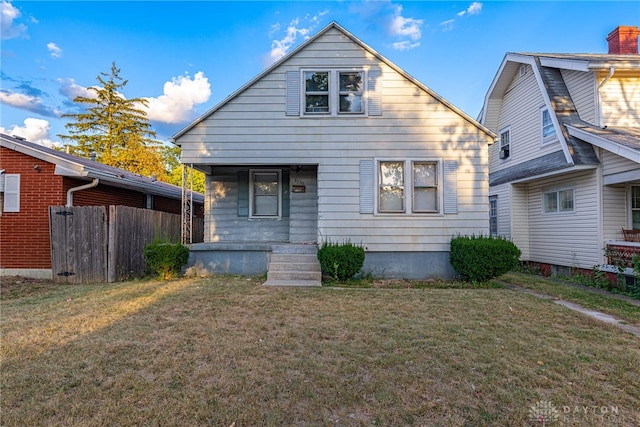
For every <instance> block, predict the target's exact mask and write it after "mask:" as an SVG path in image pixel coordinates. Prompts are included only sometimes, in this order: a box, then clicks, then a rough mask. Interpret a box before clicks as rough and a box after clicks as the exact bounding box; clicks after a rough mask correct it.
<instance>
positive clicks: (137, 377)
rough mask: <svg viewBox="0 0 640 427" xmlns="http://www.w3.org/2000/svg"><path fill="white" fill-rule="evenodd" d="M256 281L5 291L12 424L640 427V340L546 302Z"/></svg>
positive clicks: (6, 390) (482, 293)
mask: <svg viewBox="0 0 640 427" xmlns="http://www.w3.org/2000/svg"><path fill="white" fill-rule="evenodd" d="M260 283H261V281H260V280H257V279H247V278H231V277H224V278H208V279H182V280H175V281H170V282H156V281H141V282H128V283H119V284H112V285H86V286H85V285H82V286H73V287H69V286H66V287H65V286H60V285H54V286H52V288H51V289H50V291H49V292H47V293H42V294H38V295H32V296H28V295H27V296H24V297H21V298H13V299H8V300H3V301H2V303H1V306H0V308H1V309H2V330H1V332H2V342H1V344H0V355H1V356H2V377H1V383H0V384H1V386H2V393H1V396H0V410H1V413H2V420H1V424H2V425H5V426H23V425H34V426H35V425H65V426H75V425H82V426H102V425H125V424H126V425H175V426H184V425H189V426H208V425H210V426H229V425H231V424H232V423H235V425H236V426H237V427H240V426H257V425H272V426H281V425H296V426H323V425H324V426H335V425H340V426H360V425H362V426H365V425H366V426H369V425H378V426H405V425H425V426H437V425H474V426H476V425H488V426H489V425H529V424H530V420H529V408H530V407H531V406H532V405H533V404H535V403H536V402H538V401H540V400H548V401H550V402H552V403H553V404H554V405H555V406H556V407H557V408H559V409H561V412H562V408H563V407H565V406H566V407H570V408H572V409H573V408H574V407H576V406H589V407H598V408H602V407H612V406H615V408H616V409H617V410H618V412H617V413H616V414H608V415H606V416H607V419H606V420H605V421H607V422H609V424H605V425H637V424H639V423H640V418H639V415H638V412H636V411H637V408H640V391H639V390H640V374H639V373H638V366H640V350H639V347H640V346H639V345H638V344H639V341H638V339H637V338H635V337H634V336H632V335H630V334H626V333H625V332H623V331H620V330H618V329H616V328H614V327H611V326H607V325H604V324H601V323H598V322H596V321H593V320H590V319H588V318H586V317H584V316H581V315H579V314H576V313H573V312H571V311H569V310H567V309H564V308H562V307H558V306H556V305H555V304H553V303H551V302H549V301H543V300H539V299H537V298H535V297H531V296H528V295H522V294H519V293H515V292H512V291H509V290H505V289H489V290H471V289H336V288H333V289H332V288H316V289H272V288H268V289H265V288H262V287H261V286H260ZM561 415H562V416H566V417H572V418H571V420H569V421H576V420H577V423H574V424H575V425H585V424H586V425H592V424H599V425H601V424H602V423H601V422H600V418H597V417H601V414H595V413H589V414H586V415H580V414H561ZM531 425H533V424H531Z"/></svg>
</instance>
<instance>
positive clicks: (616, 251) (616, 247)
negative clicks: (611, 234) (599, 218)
mask: <svg viewBox="0 0 640 427" xmlns="http://www.w3.org/2000/svg"><path fill="white" fill-rule="evenodd" d="M605 249H606V255H607V263H608V264H610V265H614V266H617V267H625V268H633V257H634V255H638V256H640V242H627V241H624V240H607V241H606V242H605Z"/></svg>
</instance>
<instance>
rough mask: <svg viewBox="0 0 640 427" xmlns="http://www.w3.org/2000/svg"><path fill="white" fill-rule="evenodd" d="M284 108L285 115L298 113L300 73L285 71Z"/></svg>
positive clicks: (296, 114) (297, 114)
mask: <svg viewBox="0 0 640 427" xmlns="http://www.w3.org/2000/svg"><path fill="white" fill-rule="evenodd" d="M286 80H287V81H286V96H285V103H286V106H285V110H286V114H287V116H299V115H300V73H299V72H298V71H287V73H286Z"/></svg>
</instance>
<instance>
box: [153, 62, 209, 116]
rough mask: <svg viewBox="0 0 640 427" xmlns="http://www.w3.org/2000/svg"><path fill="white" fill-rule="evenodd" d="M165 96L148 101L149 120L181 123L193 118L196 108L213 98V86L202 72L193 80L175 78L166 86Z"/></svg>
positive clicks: (180, 77) (187, 77) (186, 77)
mask: <svg viewBox="0 0 640 427" xmlns="http://www.w3.org/2000/svg"><path fill="white" fill-rule="evenodd" d="M163 93H164V95H160V96H159V97H157V98H144V99H146V100H147V102H148V104H147V108H148V111H147V118H148V119H149V120H154V121H158V122H162V123H181V122H185V121H187V120H190V119H191V118H192V117H193V113H194V107H195V106H196V105H198V104H202V103H205V102H207V101H208V100H209V97H210V96H211V84H210V83H209V79H208V78H207V77H205V75H204V73H203V72H202V71H199V72H197V73H196V74H195V75H194V76H193V79H190V78H189V76H188V75H184V76H179V77H174V78H172V79H171V81H168V82H166V83H165V84H164V91H163Z"/></svg>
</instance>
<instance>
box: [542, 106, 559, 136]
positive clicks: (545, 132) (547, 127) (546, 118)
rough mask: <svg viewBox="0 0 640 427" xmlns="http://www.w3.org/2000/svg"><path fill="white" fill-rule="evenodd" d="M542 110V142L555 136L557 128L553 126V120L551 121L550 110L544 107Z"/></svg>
mask: <svg viewBox="0 0 640 427" xmlns="http://www.w3.org/2000/svg"><path fill="white" fill-rule="evenodd" d="M541 111H542V113H541V120H542V142H548V141H551V140H553V139H554V138H555V136H556V128H555V127H554V126H553V122H552V121H551V114H549V110H548V109H546V108H544V109H542V110H541Z"/></svg>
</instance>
